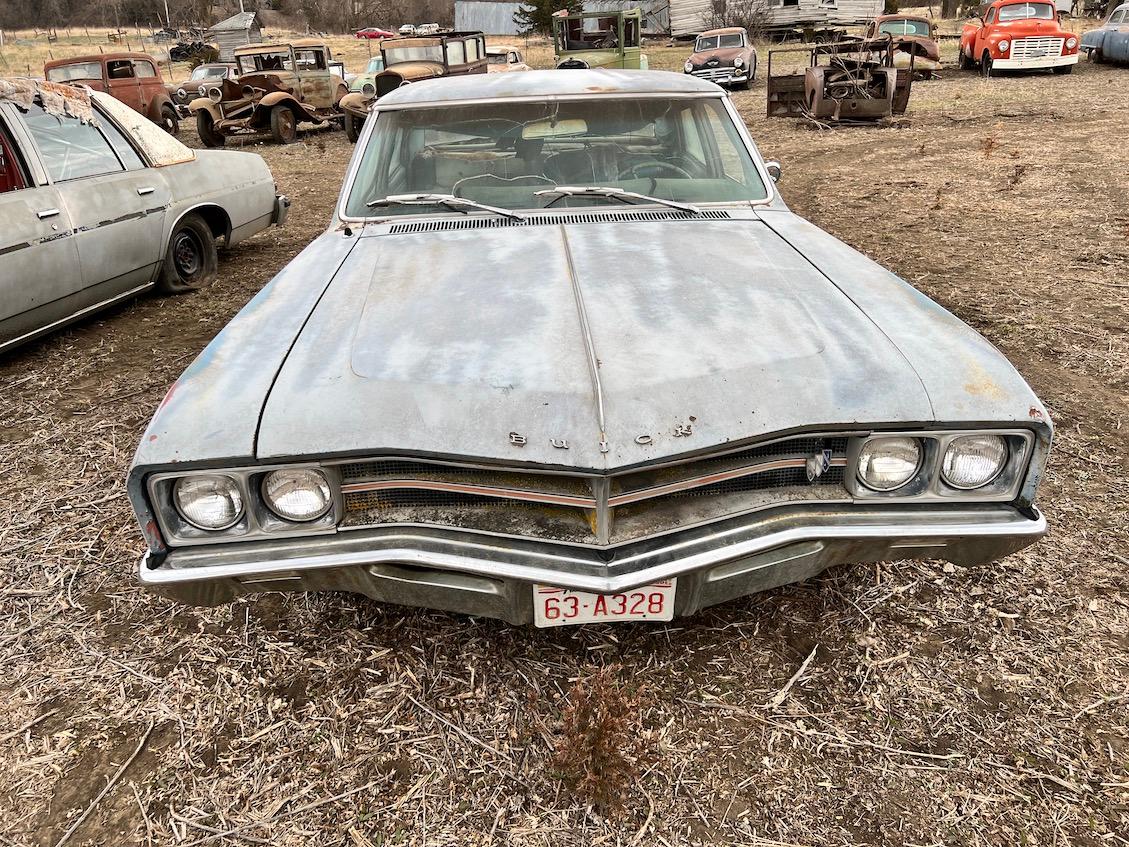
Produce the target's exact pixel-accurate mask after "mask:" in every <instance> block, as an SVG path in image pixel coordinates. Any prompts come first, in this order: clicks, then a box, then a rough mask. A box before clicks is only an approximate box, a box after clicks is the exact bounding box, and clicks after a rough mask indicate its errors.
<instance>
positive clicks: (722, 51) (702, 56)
mask: <svg viewBox="0 0 1129 847" xmlns="http://www.w3.org/2000/svg"><path fill="white" fill-rule="evenodd" d="M747 49H748V48H746V47H719V48H718V49H716V50H705V51H703V52H701V53H691V54H690V63H691V64H693V65H704V64H705V63H706V62H708V61H709V60H710V59H717V60H718V61H719V62H725V63H727V64H733V60H734V59H736V58H737V57H738V56H740V55H742V54H744V52H745V50H747Z"/></svg>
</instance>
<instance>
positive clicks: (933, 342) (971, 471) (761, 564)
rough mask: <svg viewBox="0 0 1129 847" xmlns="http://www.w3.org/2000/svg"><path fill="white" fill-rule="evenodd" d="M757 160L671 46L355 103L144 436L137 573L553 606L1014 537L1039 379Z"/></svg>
mask: <svg viewBox="0 0 1129 847" xmlns="http://www.w3.org/2000/svg"><path fill="white" fill-rule="evenodd" d="M779 174H780V170H779V166H777V165H775V164H774V163H766V162H765V161H764V160H763V159H762V158H761V155H760V153H759V152H758V151H757V147H756V145H755V144H754V143H753V140H752V139H751V138H750V136H749V134H748V131H747V130H746V128H745V125H744V124H743V122H742V121H741V119H740V118H739V116H738V114H737V112H736V111H735V109H734V107H733V105H732V103H731V102H730V100H729V99H728V98H727V97H726V95H725V93H724V92H723V91H722V90H721V89H720V88H718V87H717V86H716V85H714V84H713V83H710V82H707V81H704V80H700V79H697V78H695V77H693V76H688V75H679V74H671V73H662V72H632V71H587V70H576V71H571V72H569V73H559V72H554V71H532V72H529V73H522V74H498V75H493V76H489V75H484V76H479V77H467V78H462V79H442V80H437V81H424V82H419V83H416V84H413V85H409V86H405V87H403V88H400V89H397V90H396V91H394V92H392V93H390V94H388V95H387V96H385V97H382V98H381V99H380V100H378V101H377V103H376V105H375V107H374V111H373V113H372V119H370V120H368V121H366V123H365V126H364V130H363V132H362V135H361V139H360V142H359V144H358V146H357V149H356V152H355V154H354V156H353V159H352V162H351V164H350V166H349V169H348V172H347V175H346V177H345V180H344V186H343V189H342V192H341V196H340V199H339V201H338V204H337V208H336V212H335V214H334V216H333V220H332V221H331V223H330V226H329V228H328V229H327V230H326V231H325V232H324V233H323V234H322V235H321V236H320V237H319V238H317V239H316V240H315V241H314V242H313V243H312V244H311V245H310V246H309V247H308V248H307V249H306V250H305V251H303V253H301V254H300V255H299V256H298V257H297V258H296V259H295V260H294V261H293V262H292V263H291V264H290V265H289V266H288V267H286V268H285V269H283V270H282V272H281V273H280V274H279V275H278V276H277V277H276V278H275V279H274V280H273V281H272V282H271V283H270V284H269V285H268V286H266V288H264V289H263V290H262V292H261V293H260V294H259V295H258V296H257V297H256V298H255V299H254V300H253V301H252V302H251V303H250V304H249V305H248V306H247V307H246V308H245V309H244V310H243V311H242V312H241V313H240V314H239V315H238V316H237V317H236V318H235V319H234V320H233V321H232V322H231V324H230V325H228V326H227V328H226V329H224V330H223V332H222V333H221V334H220V335H219V336H218V337H217V338H216V339H215V340H214V341H213V342H212V343H211V344H210V345H209V346H208V348H207V349H206V350H205V351H204V352H203V353H202V354H201V355H200V357H199V358H198V359H197V360H196V361H195V362H194V363H193V364H192V365H191V366H190V367H189V368H188V370H187V371H186V372H185V373H184V374H183V376H181V377H180V379H179V380H178V381H177V382H176V384H175V385H173V387H172V388H171V389H170V391H169V393H168V396H167V397H166V399H165V400H164V402H163V403H162V404H161V407H160V409H159V410H158V411H157V413H156V416H155V417H154V418H153V421H152V423H151V424H150V426H149V429H148V431H147V432H146V433H145V436H144V438H143V440H142V442H141V446H140V447H139V448H138V451H137V455H136V458H135V460H134V464H133V468H132V470H131V472H130V475H129V483H128V489H129V496H130V498H131V500H132V503H133V506H134V508H135V509H136V512H137V517H138V520H139V522H140V525H141V527H142V529H143V531H144V535H145V540H146V542H147V545H148V550H147V551H146V553H145V555H144V557H143V559H142V560H141V563H140V569H139V574H140V579H141V582H142V583H144V584H145V585H146V586H148V587H149V588H151V589H153V590H156V591H159V592H163V593H164V594H167V595H169V596H171V597H174V598H176V599H178V600H181V601H184V602H187V603H193V604H215V603H223V602H226V601H229V600H231V599H232V598H234V597H237V596H239V595H243V594H248V593H251V592H258V591H266V590H279V589H282V590H336V591H353V592H361V593H364V594H367V595H368V596H370V597H373V598H376V599H378V600H381V601H386V602H389V603H402V604H407V605H413V606H426V607H433V608H438V609H447V610H454V611H458V612H464V613H468V614H472V615H483V616H489V617H496V618H501V619H504V620H507V621H510V622H512V623H526V622H533V623H535V624H537V625H540V626H557V625H561V624H569V623H582V622H587V621H617V620H670V619H671V618H672V617H673V616H675V615H686V614H690V613H693V612H695V611H696V610H698V609H701V608H703V607H706V606H710V605H713V604H716V603H721V602H723V601H726V600H729V599H731V598H735V597H740V596H742V595H746V594H750V593H752V592H756V591H760V590H763V589H766V588H770V587H773V586H778V585H782V584H784V583H789V582H793V581H796V580H802V579H805V578H807V577H810V576H812V575H814V574H817V573H819V572H820V571H822V570H824V569H825V568H827V567H828V566H830V565H834V564H838V563H857V562H874V561H881V560H896V559H904V558H912V557H923V558H936V559H946V560H949V561H952V562H958V563H961V564H964V565H976V564H979V563H984V562H989V561H992V560H995V559H998V558H1000V557H1002V556H1006V555H1007V554H1009V553H1011V552H1013V551H1015V550H1019V549H1020V548H1023V547H1026V546H1027V545H1029V544H1032V543H1033V542H1034V541H1036V539H1038V538H1039V537H1040V536H1042V535H1043V534H1044V533H1045V531H1046V522H1045V520H1044V517H1043V515H1042V514H1041V513H1040V512H1039V511H1038V509H1037V508H1036V506H1035V494H1036V489H1037V488H1038V485H1039V481H1040V479H1041V477H1042V475H1043V468H1044V465H1045V462H1046V458H1047V451H1048V449H1049V446H1050V441H1051V424H1050V421H1049V419H1048V416H1047V413H1046V411H1045V410H1044V408H1043V406H1042V405H1041V404H1040V402H1039V400H1038V399H1037V398H1036V396H1035V395H1034V394H1033V393H1032V391H1031V389H1030V388H1029V387H1028V386H1027V384H1026V383H1025V382H1024V381H1023V379H1022V377H1021V376H1020V375H1019V374H1018V373H1017V372H1016V370H1015V369H1014V368H1013V367H1012V365H1011V364H1010V363H1009V362H1008V360H1007V359H1006V358H1004V357H1003V356H1002V355H1001V354H1000V353H999V352H998V351H997V350H996V349H994V348H993V347H992V345H991V344H989V343H988V342H987V341H985V340H984V339H983V338H982V337H981V336H980V335H978V334H977V333H976V332H975V331H973V330H972V329H970V328H969V327H968V326H966V325H965V324H963V323H962V322H961V321H960V320H958V319H957V318H956V317H954V316H953V315H952V314H950V313H949V312H947V311H945V310H944V309H943V308H941V307H940V306H938V305H937V304H936V303H934V302H932V301H930V300H929V299H928V298H927V297H925V296H924V295H923V294H921V293H920V292H919V291H917V290H916V289H914V288H913V287H912V286H910V285H909V284H907V283H906V282H904V281H902V280H901V279H899V278H898V277H896V276H895V275H894V274H892V273H890V272H889V271H887V270H885V269H884V268H882V267H881V266H879V265H877V264H875V263H874V262H872V261H870V260H869V259H867V258H866V257H864V256H862V255H860V254H859V253H858V252H856V251H855V250H853V249H851V248H850V247H848V246H847V245H846V244H843V243H842V242H840V241H837V240H836V239H835V238H833V237H832V236H830V235H828V234H827V233H826V232H823V231H821V230H820V229H819V228H817V227H816V226H814V225H812V224H811V223H809V222H807V221H805V220H804V219H802V218H800V217H798V216H797V215H795V214H794V213H792V212H791V211H789V209H788V207H787V205H785V203H784V201H783V199H782V198H781V196H780V194H779V192H778V190H777V187H776V184H775V181H774V179H773V176H774V175H775V176H779Z"/></svg>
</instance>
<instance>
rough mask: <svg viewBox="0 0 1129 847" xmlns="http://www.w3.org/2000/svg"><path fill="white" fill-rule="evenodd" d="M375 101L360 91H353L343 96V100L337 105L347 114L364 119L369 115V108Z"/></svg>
mask: <svg viewBox="0 0 1129 847" xmlns="http://www.w3.org/2000/svg"><path fill="white" fill-rule="evenodd" d="M374 102H375V100H374V99H373V98H371V97H366V96H365V95H364V94H362V93H361V92H359V91H351V92H349V93H348V94H346V95H345V96H344V97H342V98H341V102H340V103H338V104H337V105H338V107H339V108H340V109H341V111H343V112H344V113H345V114H347V115H352V116H353V117H354V118H361V119H362V120H363V119H364V118H366V117H367V116H368V112H369V109H370V108H371V107H372V104H373V103H374Z"/></svg>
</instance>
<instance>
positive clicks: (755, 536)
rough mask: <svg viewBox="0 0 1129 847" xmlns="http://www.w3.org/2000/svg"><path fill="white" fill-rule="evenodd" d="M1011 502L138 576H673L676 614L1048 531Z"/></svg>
mask: <svg viewBox="0 0 1129 847" xmlns="http://www.w3.org/2000/svg"><path fill="white" fill-rule="evenodd" d="M1046 531H1047V524H1046V520H1045V518H1044V517H1043V516H1042V515H1041V514H1039V513H1038V512H1037V511H1034V510H1030V511H1024V512H1021V511H1019V510H1017V509H1015V508H1013V507H1010V506H1002V505H993V506H962V507H949V508H937V507H901V508H889V507H885V508H884V507H881V506H873V507H870V506H868V507H860V506H858V505H857V504H855V505H851V506H835V507H827V506H797V507H787V508H781V509H773V510H770V511H765V512H758V513H756V514H754V515H748V516H743V517H741V518H735V519H731V520H728V521H725V522H722V523H714V524H709V525H706V526H700V527H696V528H693V529H689V530H685V531H682V532H679V533H676V534H673V535H666V536H662V537H659V538H654V539H650V540H647V541H640V542H634V543H630V544H625V545H622V546H619V547H615V548H611V549H607V550H602V549H594V548H585V547H576V546H569V545H564V544H558V543H551V542H538V541H534V540H530V539H516V538H505V537H495V536H489V535H484V534H480V533H473V532H465V531H461V530H454V529H448V528H441V527H436V528H430V527H417V526H405V527H387V528H376V529H364V530H348V531H340V532H338V533H336V534H334V535H323V536H314V537H308V538H286V539H278V540H269V541H254V542H247V543H246V544H243V543H232V544H217V545H214V546H200V547H188V548H181V549H177V550H174V551H172V552H169V553H167V554H152V553H147V554H146V555H145V557H144V559H142V561H141V565H140V569H139V577H140V580H141V582H142V583H143V584H144V585H145V586H146V587H147V588H149V589H151V590H153V591H156V592H158V593H160V594H163V595H165V596H168V597H171V598H173V599H176V600H179V601H181V602H184V603H189V604H192V605H215V604H218V603H225V602H228V601H230V600H232V599H233V598H235V597H237V596H240V595H243V594H250V593H254V592H258V591H311V590H317V591H353V592H358V593H361V594H366V595H368V596H369V597H372V598H374V599H376V600H380V601H384V602H389V603H401V604H405V605H409V606H422V607H428V608H435V609H444V610H448V611H453V612H462V613H465V614H470V615H482V616H486V617H492V618H500V619H502V620H506V621H509V622H510V623H515V624H520V623H528V622H529V621H530V620H531V619H532V615H533V588H532V587H533V585H534V584H539V585H551V586H559V587H562V588H569V589H575V590H579V591H590V592H596V593H600V594H615V593H620V592H624V591H629V590H631V589H633V588H636V587H639V586H641V585H647V584H649V583H653V582H656V581H659V580H665V579H670V578H672V577H676V578H677V580H678V583H677V595H676V598H675V614H676V615H688V614H692V613H693V612H696V611H697V610H699V609H702V608H705V607H706V606H712V605H714V604H716V603H722V602H724V601H726V600H730V599H733V598H735V597H740V596H743V595H746V594H752V593H755V592H758V591H763V590H765V589H768V588H774V587H776V586H779V585H784V584H787V583H791V582H797V581H800V580H803V579H807V578H809V577H811V576H814V575H815V574H817V573H819V572H820V571H822V570H824V569H825V568H827V567H829V566H831V565H834V564H840V563H849V562H854V563H858V562H878V561H889V560H896V559H909V558H935V559H946V560H948V561H951V562H954V563H957V564H963V565H972V564H978V563H982V562H989V561H993V560H995V559H999V558H1001V557H1003V556H1006V555H1007V554H1009V553H1012V552H1014V551H1016V550H1020V549H1022V548H1024V547H1027V546H1028V545H1030V544H1032V543H1034V542H1035V541H1036V540H1038V539H1039V538H1040V537H1042V536H1043V535H1045V534H1046Z"/></svg>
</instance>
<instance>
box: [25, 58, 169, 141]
mask: <svg viewBox="0 0 1129 847" xmlns="http://www.w3.org/2000/svg"><path fill="white" fill-rule="evenodd" d="M43 76H44V78H45V79H47V81H48V82H62V83H67V84H70V85H85V86H87V87H88V88H91V89H93V90H94V91H101V92H103V93H105V94H109V95H110V96H111V97H113V98H115V99H116V100H120V101H121V102H123V103H125V104H126V105H127V106H129V108H131V109H133V110H134V111H136V112H139V113H141V114H142V115H145V117H147V118H148V119H149V120H151V121H152V122H153V123H155V124H158V125H159V126H161V127H162V128H163V129H164V130H165V131H166V132H169V133H171V134H173V135H176V134H177V132H179V130H180V124H179V121H178V114H177V110H176V106H175V105H174V103H173V101H172V99H171V98H170V97H169V93H168V89H167V88H166V87H165V82H164V80H163V79H161V69H160V67H159V66H158V64H157V60H156V59H154V58H153V57H152V56H150V55H149V54H148V53H129V52H117V53H99V54H96V55H90V56H77V57H75V58H71V59H55V60H54V61H52V62H47V63H46V64H45V65H44V66H43Z"/></svg>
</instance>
